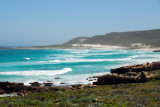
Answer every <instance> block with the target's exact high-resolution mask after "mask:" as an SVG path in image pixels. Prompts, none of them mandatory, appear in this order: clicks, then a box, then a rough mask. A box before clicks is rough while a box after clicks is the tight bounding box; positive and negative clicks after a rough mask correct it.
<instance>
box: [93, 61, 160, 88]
mask: <svg viewBox="0 0 160 107" xmlns="http://www.w3.org/2000/svg"><path fill="white" fill-rule="evenodd" d="M156 70H160V62H152V63H146V64H137V65H132V66H124V67H120V68H116V69H111V74H106V75H101V76H98V79H97V81H96V82H93V84H94V85H110V84H122V83H123V84H126V83H143V82H148V81H151V80H153V79H158V78H159V74H160V71H156ZM159 79H160V78H159Z"/></svg>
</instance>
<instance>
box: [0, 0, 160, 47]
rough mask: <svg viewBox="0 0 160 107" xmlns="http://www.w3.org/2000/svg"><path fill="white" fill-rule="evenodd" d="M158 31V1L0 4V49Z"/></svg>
mask: <svg viewBox="0 0 160 107" xmlns="http://www.w3.org/2000/svg"><path fill="white" fill-rule="evenodd" d="M150 29H160V0H0V46H39V45H54V44H61V43H64V42H67V41H68V40H70V39H73V38H75V37H80V36H86V37H90V36H95V35H103V34H106V33H109V32H125V31H137V30H150Z"/></svg>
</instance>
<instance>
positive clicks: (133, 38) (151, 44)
mask: <svg viewBox="0 0 160 107" xmlns="http://www.w3.org/2000/svg"><path fill="white" fill-rule="evenodd" d="M86 44H89V45H90V44H92V45H98V46H101V45H110V46H120V47H127V48H129V49H135V48H136V49H137V48H157V47H158V48H160V29H153V30H146V31H130V32H111V33H107V34H105V35H96V36H93V37H78V38H74V39H72V40H70V41H68V42H66V43H64V44H60V45H48V46H34V47H14V48H13V47H0V49H70V48H73V49H77V48H78V49H79V48H93V47H91V46H89V45H86ZM87 46H88V47H87Z"/></svg>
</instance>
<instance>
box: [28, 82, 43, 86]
mask: <svg viewBox="0 0 160 107" xmlns="http://www.w3.org/2000/svg"><path fill="white" fill-rule="evenodd" d="M29 84H31V86H34V87H40V86H41V85H42V84H41V83H39V82H32V83H29Z"/></svg>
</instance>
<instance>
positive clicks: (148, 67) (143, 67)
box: [111, 62, 160, 74]
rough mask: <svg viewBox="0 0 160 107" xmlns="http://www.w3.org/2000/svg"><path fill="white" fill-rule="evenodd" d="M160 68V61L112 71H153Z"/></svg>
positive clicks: (122, 72)
mask: <svg viewBox="0 0 160 107" xmlns="http://www.w3.org/2000/svg"><path fill="white" fill-rule="evenodd" d="M158 69H160V62H152V63H149V64H137V65H132V66H124V67H120V68H116V69H111V73H117V74H125V73H127V72H142V71H153V70H158Z"/></svg>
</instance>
